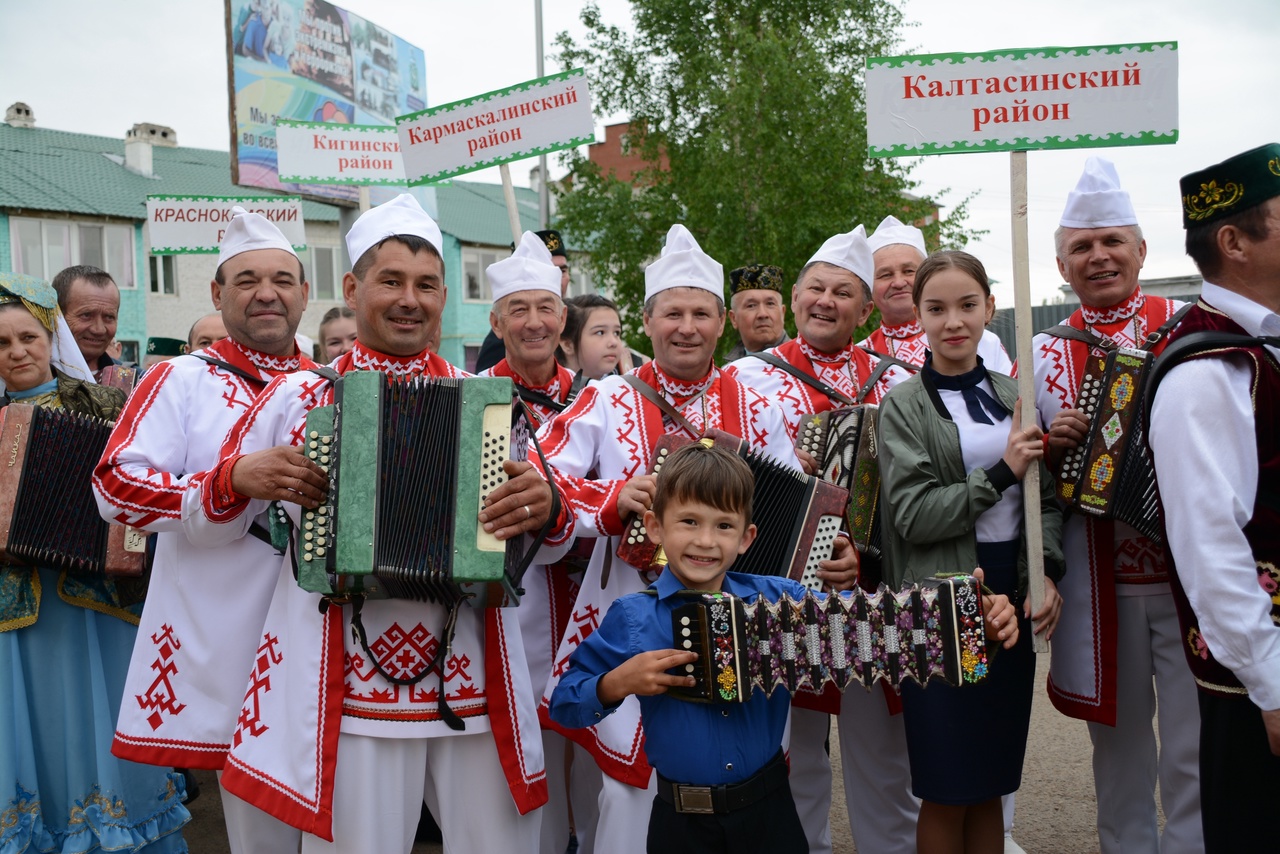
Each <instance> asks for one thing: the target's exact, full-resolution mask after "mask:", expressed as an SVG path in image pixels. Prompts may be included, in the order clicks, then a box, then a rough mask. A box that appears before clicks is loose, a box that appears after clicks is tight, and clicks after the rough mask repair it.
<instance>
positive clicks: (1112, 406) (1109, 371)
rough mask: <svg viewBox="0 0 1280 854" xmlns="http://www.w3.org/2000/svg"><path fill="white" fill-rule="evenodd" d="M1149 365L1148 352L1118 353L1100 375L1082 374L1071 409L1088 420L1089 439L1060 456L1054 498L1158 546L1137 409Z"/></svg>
mask: <svg viewBox="0 0 1280 854" xmlns="http://www.w3.org/2000/svg"><path fill="white" fill-rule="evenodd" d="M1154 361H1155V359H1154V357H1153V356H1152V355H1151V352H1150V351H1149V350H1142V349H1137V348H1132V347H1121V348H1119V349H1116V350H1113V351H1111V353H1109V354H1108V355H1107V359H1106V362H1105V363H1104V364H1103V368H1102V371H1101V373H1100V374H1099V375H1094V374H1093V373H1090V372H1088V371H1086V373H1085V375H1084V379H1083V381H1081V383H1080V394H1079V396H1078V398H1077V401H1076V408H1077V409H1079V410H1081V411H1083V412H1084V413H1085V414H1086V415H1087V416H1089V435H1088V436H1087V437H1086V439H1085V441H1084V442H1082V443H1081V444H1080V445H1079V446H1078V447H1076V448H1073V449H1071V450H1070V451H1068V452H1067V453H1065V454H1064V455H1063V457H1062V467H1061V468H1060V469H1059V471H1058V496H1059V497H1060V498H1061V499H1062V500H1063V501H1065V502H1067V503H1068V504H1069V505H1070V506H1071V507H1072V509H1074V510H1076V511H1078V512H1080V513H1084V514H1086V515H1089V516H1093V517H1095V518H1098V519H1115V520H1117V521H1120V522H1124V523H1125V524H1127V525H1129V526H1131V527H1132V528H1133V529H1134V530H1136V531H1137V532H1138V533H1140V534H1142V535H1143V536H1144V537H1147V538H1148V539H1151V540H1153V541H1155V542H1161V541H1162V540H1163V538H1164V523H1163V521H1162V519H1161V514H1160V497H1159V494H1158V491H1157V487H1156V472H1155V465H1154V463H1153V462H1152V460H1151V450H1150V448H1149V447H1148V445H1147V435H1146V433H1147V430H1146V427H1147V425H1146V416H1145V413H1144V412H1143V409H1142V398H1143V394H1144V392H1145V390H1146V384H1147V377H1148V375H1149V374H1150V371H1151V366H1152V364H1153V363H1154Z"/></svg>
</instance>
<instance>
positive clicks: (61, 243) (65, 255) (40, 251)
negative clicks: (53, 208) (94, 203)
mask: <svg viewBox="0 0 1280 854" xmlns="http://www.w3.org/2000/svg"><path fill="white" fill-rule="evenodd" d="M9 240H10V245H11V246H12V247H13V249H14V252H13V271H14V272H15V273H25V274H27V275H28V276H35V277H37V278H40V279H44V280H46V281H48V280H50V279H52V278H53V277H54V276H56V275H57V274H58V273H59V272H60V271H62V270H64V269H66V268H67V267H70V266H72V265H73V264H88V265H90V266H93V267H100V268H102V269H103V270H106V271H107V272H108V273H110V274H111V278H112V279H115V282H116V284H117V285H119V286H120V287H121V288H134V287H137V280H136V278H135V277H134V269H133V226H131V225H104V224H101V223H89V222H74V221H69V220H51V219H34V218H28V217H11V218H10V220H9Z"/></svg>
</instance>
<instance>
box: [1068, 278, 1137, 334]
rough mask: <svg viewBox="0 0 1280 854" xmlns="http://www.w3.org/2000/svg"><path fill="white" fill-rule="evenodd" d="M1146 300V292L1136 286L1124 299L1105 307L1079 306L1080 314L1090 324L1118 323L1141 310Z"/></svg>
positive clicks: (1106, 324)
mask: <svg viewBox="0 0 1280 854" xmlns="http://www.w3.org/2000/svg"><path fill="white" fill-rule="evenodd" d="M1146 301H1147V296H1146V294H1144V293H1143V292H1142V288H1141V287H1137V288H1135V289H1134V291H1133V293H1131V294H1130V295H1129V296H1128V297H1127V298H1126V299H1123V300H1121V301H1120V302H1118V303H1116V304H1115V305H1110V306H1107V307H1105V308H1096V307H1094V306H1090V305H1082V306H1080V316H1081V317H1082V318H1083V319H1084V322H1085V323H1087V324H1088V325H1090V326H1108V325H1110V324H1112V323H1120V322H1121V321H1124V320H1128V319H1130V318H1131V317H1133V316H1134V315H1135V314H1137V313H1138V312H1139V311H1141V310H1142V306H1143V305H1144V304H1145V303H1146Z"/></svg>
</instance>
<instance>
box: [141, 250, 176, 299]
mask: <svg viewBox="0 0 1280 854" xmlns="http://www.w3.org/2000/svg"><path fill="white" fill-rule="evenodd" d="M147 261H148V263H149V264H150V270H151V293H153V294H168V295H170V296H176V295H177V293H178V259H177V258H176V257H175V256H173V255H152V256H150V257H149V258H148V259H147Z"/></svg>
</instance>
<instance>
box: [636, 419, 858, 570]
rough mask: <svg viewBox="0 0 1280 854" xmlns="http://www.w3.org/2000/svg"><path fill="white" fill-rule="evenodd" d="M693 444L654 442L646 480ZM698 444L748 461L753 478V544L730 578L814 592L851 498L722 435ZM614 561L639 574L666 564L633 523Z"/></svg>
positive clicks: (676, 439) (670, 437)
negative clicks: (785, 583) (768, 579)
mask: <svg viewBox="0 0 1280 854" xmlns="http://www.w3.org/2000/svg"><path fill="white" fill-rule="evenodd" d="M692 441H695V440H693V439H689V438H687V437H685V436H678V435H674V434H671V433H668V434H666V435H664V436H663V437H662V438H660V439H659V440H658V444H657V447H655V448H654V452H653V467H652V469H651V470H650V474H657V473H658V472H659V471H661V470H662V464H663V462H665V461H666V459H667V457H668V456H669V455H670V454H671V453H672V452H673V451H675V450H677V449H679V448H681V447H683V446H684V445H687V444H689V443H690V442H692ZM697 441H700V442H707V443H711V442H714V443H715V444H716V445H719V446H721V447H724V448H728V449H729V450H731V451H733V452H735V453H736V454H738V456H740V457H742V458H743V459H744V460H746V461H747V465H749V466H750V467H751V473H752V474H753V475H755V491H754V492H753V493H752V499H751V521H752V522H754V523H755V526H756V539H755V541H754V542H753V543H752V544H751V547H750V548H748V549H747V550H746V551H745V552H743V553H742V554H741V555H739V556H738V558H737V560H735V561H734V563H733V565H732V566H731V567H729V571H730V572H744V573H748V574H752V575H785V576H787V577H788V578H791V579H792V580H794V581H798V582H800V583H801V584H803V585H804V586H805V587H809V588H811V589H818V588H819V587H821V586H822V581H821V579H819V578H818V563H819V562H820V561H824V560H826V559H827V558H829V557H831V551H832V549H833V548H834V546H835V540H836V535H837V534H839V533H840V527H841V525H842V524H843V523H844V508H845V504H846V503H848V500H849V493H847V492H846V491H845V490H843V489H841V488H840V487H838V486H833V485H831V484H829V483H825V482H823V481H822V480H820V479H818V478H816V477H810V476H809V475H806V474H804V473H802V472H798V471H795V470H793V469H789V468H787V467H786V466H783V465H781V464H780V463H778V462H776V461H775V460H772V459H769V458H768V457H765V456H762V455H761V454H757V453H755V452H754V451H752V450H751V449H750V448H749V447H748V446H747V443H746V442H745V441H743V440H742V439H740V438H738V437H737V436H733V435H731V434H729V433H724V432H722V431H720V430H708V431H707V434H706V436H705V437H703V438H702V439H699V440H697ZM617 556H618V557H619V558H620V559H622V560H624V561H626V562H627V563H629V564H631V565H632V566H635V567H639V568H640V569H641V570H648V569H652V568H654V567H657V566H662V565H663V564H665V563H666V558H665V557H664V556H663V555H662V550H661V549H660V548H659V547H658V546H657V545H656V544H655V543H654V542H653V541H652V540H650V539H649V536H648V532H647V531H646V530H645V527H644V520H643V519H641V518H639V517H634V518H632V519H631V520H630V521H629V522H628V523H627V524H626V528H625V531H624V533H623V536H622V542H621V544H620V545H619V546H618V551H617Z"/></svg>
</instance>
